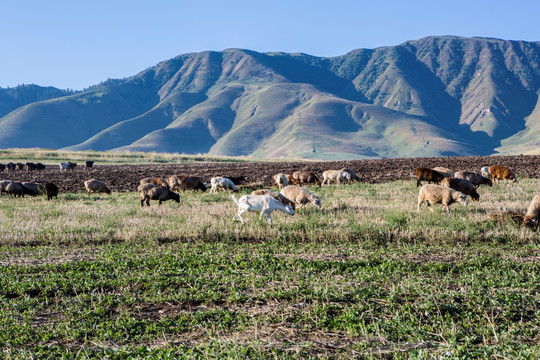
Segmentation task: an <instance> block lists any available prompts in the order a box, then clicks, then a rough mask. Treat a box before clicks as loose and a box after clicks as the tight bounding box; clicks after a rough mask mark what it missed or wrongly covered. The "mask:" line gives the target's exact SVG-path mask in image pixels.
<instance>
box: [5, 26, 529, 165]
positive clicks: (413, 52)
mask: <svg viewBox="0 0 540 360" xmlns="http://www.w3.org/2000/svg"><path fill="white" fill-rule="evenodd" d="M2 90H3V89H0V109H2V106H4V107H5V104H4V103H3V101H2V99H3V98H2ZM59 91H60V90H59ZM539 91H540V43H538V42H525V41H513V40H501V39H492V38H489V39H486V38H461V37H453V36H438V37H425V38H422V39H418V40H411V41H407V42H404V43H402V44H400V45H397V46H385V47H379V48H375V49H355V50H352V51H350V52H348V53H347V54H345V55H340V56H336V57H327V58H324V57H316V56H312V55H308V54H302V53H294V54H293V53H283V52H269V53H259V52H255V51H252V50H246V49H226V50H223V51H221V52H218V51H205V52H200V53H190V54H182V55H179V56H177V57H175V58H173V59H170V60H166V61H162V62H160V63H158V64H157V65H155V66H153V67H150V68H147V69H145V70H143V71H141V72H139V73H138V74H136V75H133V76H131V77H129V78H126V79H116V80H109V81H106V82H104V83H102V84H99V85H96V86H93V87H91V88H89V89H87V90H85V91H82V92H79V93H69V94H63V93H61V92H59V93H58V94H59V96H57V97H52V98H47V99H45V100H43V101H34V102H29V103H27V104H24V105H22V106H20V107H17V108H15V109H14V110H12V111H11V112H9V113H7V114H4V115H3V116H2V117H0V129H2V130H4V131H0V148H6V147H48V148H55V149H57V148H64V149H69V150H90V149H91V150H137V151H157V152H179V153H191V154H193V153H209V154H212V155H229V156H231V155H233V156H240V155H241V156H254V157H301V158H311V159H326V160H330V159H354V158H373V157H417V156H423V157H427V156H455V155H488V154H505V153H508V154H510V153H516V151H519V153H522V152H526V153H529V154H535V153H540V145H539V143H538V141H536V136H535V134H537V133H538V132H539V131H540V124H539V122H540V116H539V115H538V114H539V113H540V110H538V108H539V106H538V104H539V102H538V93H539ZM1 114H2V113H1V112H0V115H1ZM36 129H37V130H39V131H38V132H36Z"/></svg>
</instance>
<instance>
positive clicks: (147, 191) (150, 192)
mask: <svg viewBox="0 0 540 360" xmlns="http://www.w3.org/2000/svg"><path fill="white" fill-rule="evenodd" d="M137 191H138V192H139V194H141V206H144V202H145V201H146V205H148V206H150V200H159V203H158V205H161V203H162V202H163V201H167V200H174V201H176V202H177V203H179V202H180V195H179V194H177V193H175V192H172V191H171V190H169V189H167V188H166V187H163V186H158V185H154V184H149V183H148V184H141V185H139V187H138V188H137Z"/></svg>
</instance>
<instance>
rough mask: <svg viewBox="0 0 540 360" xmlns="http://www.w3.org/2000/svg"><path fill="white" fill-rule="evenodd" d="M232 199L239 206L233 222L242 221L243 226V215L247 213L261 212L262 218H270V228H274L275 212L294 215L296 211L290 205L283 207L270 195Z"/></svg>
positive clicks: (234, 197) (233, 197)
mask: <svg viewBox="0 0 540 360" xmlns="http://www.w3.org/2000/svg"><path fill="white" fill-rule="evenodd" d="M231 198H232V199H233V200H234V202H235V203H236V205H238V213H237V214H236V215H234V217H233V220H238V219H239V220H240V221H241V222H242V224H243V223H244V219H242V214H243V213H245V212H246V211H260V212H261V216H260V218H261V219H262V217H263V216H264V215H266V216H268V221H270V227H273V223H272V217H271V216H270V214H271V213H272V211H274V210H280V211H283V212H284V213H285V214H289V215H294V210H293V208H292V206H290V205H283V204H282V203H281V202H279V201H277V200H276V199H274V198H273V197H271V196H270V195H244V196H242V197H241V198H240V199H237V198H236V196H234V195H231Z"/></svg>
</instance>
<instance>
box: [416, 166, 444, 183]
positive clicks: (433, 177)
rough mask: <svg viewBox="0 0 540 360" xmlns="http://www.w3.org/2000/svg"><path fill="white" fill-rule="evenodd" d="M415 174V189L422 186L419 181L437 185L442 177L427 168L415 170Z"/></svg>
mask: <svg viewBox="0 0 540 360" xmlns="http://www.w3.org/2000/svg"><path fill="white" fill-rule="evenodd" d="M414 172H415V174H416V187H418V186H422V183H421V182H420V181H427V182H428V184H431V183H432V182H434V183H437V184H439V183H440V182H441V181H442V179H444V176H442V175H441V174H440V173H439V172H438V171H435V170H431V169H428V168H417V169H415V170H414Z"/></svg>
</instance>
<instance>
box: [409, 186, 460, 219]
mask: <svg viewBox="0 0 540 360" xmlns="http://www.w3.org/2000/svg"><path fill="white" fill-rule="evenodd" d="M424 202H427V205H428V206H431V205H433V204H442V207H443V210H446V211H447V212H450V205H452V204H453V203H455V202H460V203H462V204H464V205H467V195H465V194H463V193H462V192H459V191H456V190H454V189H450V188H447V187H445V186H440V185H435V184H425V185H423V186H422V187H421V188H420V191H419V192H418V207H417V208H416V211H418V212H420V206H422V204H423V203H424ZM430 209H431V211H433V208H431V207H430Z"/></svg>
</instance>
